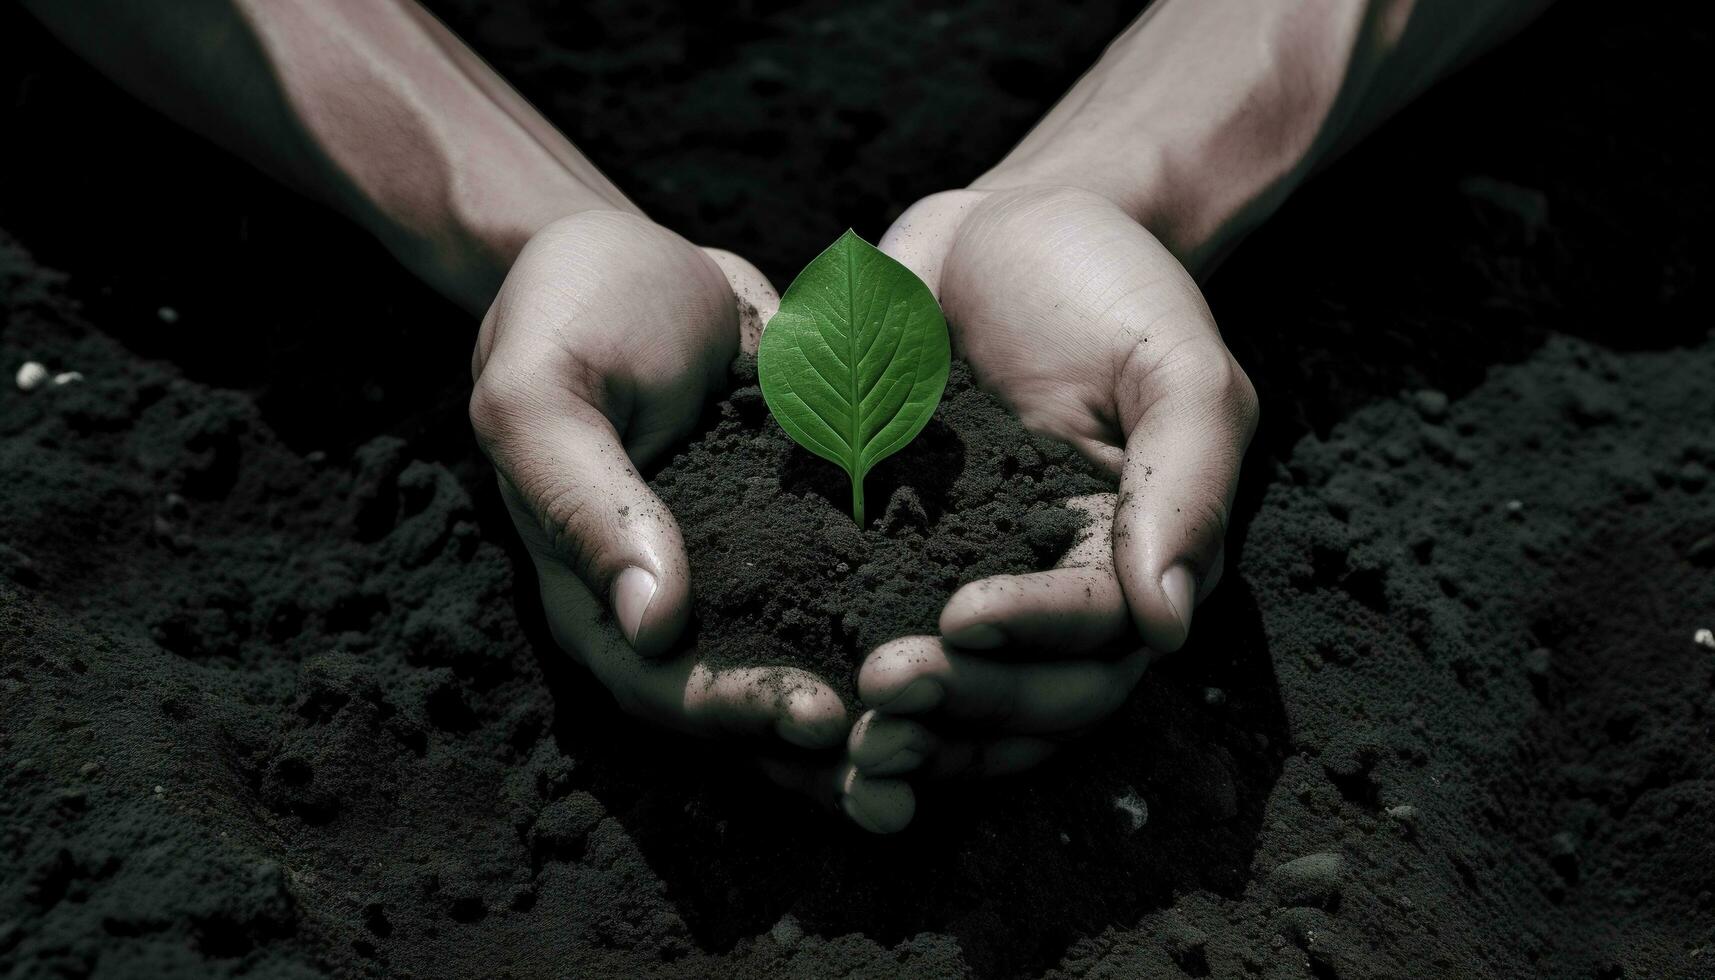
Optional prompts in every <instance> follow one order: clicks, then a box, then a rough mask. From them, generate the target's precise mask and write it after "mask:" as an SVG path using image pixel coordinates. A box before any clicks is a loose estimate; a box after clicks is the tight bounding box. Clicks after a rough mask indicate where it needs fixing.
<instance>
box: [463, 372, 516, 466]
mask: <svg viewBox="0 0 1715 980" xmlns="http://www.w3.org/2000/svg"><path fill="white" fill-rule="evenodd" d="M522 402H523V398H522V397H521V393H520V392H519V391H518V389H517V387H516V386H515V385H512V384H510V383H508V382H505V381H503V380H500V379H498V378H496V377H495V372H493V371H487V372H484V373H483V374H482V376H480V377H478V378H477V379H476V384H475V385H474V386H473V387H472V388H471V392H470V404H469V406H468V412H469V416H470V425H471V428H472V429H473V430H474V431H475V432H476V438H477V441H478V442H479V443H481V445H482V447H483V450H484V451H485V452H489V453H490V455H492V454H493V447H495V446H498V445H501V444H503V443H504V442H505V441H506V439H507V437H508V435H510V434H511V433H512V432H515V431H516V430H517V424H518V417H519V414H520V410H521V405H522Z"/></svg>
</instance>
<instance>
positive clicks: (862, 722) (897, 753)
mask: <svg viewBox="0 0 1715 980" xmlns="http://www.w3.org/2000/svg"><path fill="white" fill-rule="evenodd" d="M939 746H940V742H939V740H937V739H936V738H935V736H934V735H933V734H932V733H931V732H930V731H929V729H927V728H925V727H924V726H922V725H921V724H918V723H917V722H915V721H912V720H911V719H909V718H900V717H897V716H894V715H884V714H881V713H879V712H877V711H875V710H873V709H871V710H869V711H866V712H864V713H863V714H862V715H860V716H859V717H858V720H857V724H855V725H853V726H852V731H851V735H850V736H848V737H847V739H846V754H847V755H848V756H850V757H851V760H852V765H854V766H856V767H857V768H858V771H859V772H861V773H863V774H864V775H866V776H898V775H902V774H904V773H908V772H911V771H913V770H915V769H917V767H919V766H921V765H922V764H923V760H924V759H925V758H927V757H928V756H930V755H931V754H933V752H934V751H935V750H936V749H937V748H938V747H939Z"/></svg>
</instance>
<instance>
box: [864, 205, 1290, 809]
mask: <svg viewBox="0 0 1715 980" xmlns="http://www.w3.org/2000/svg"><path fill="white" fill-rule="evenodd" d="M881 247H882V249H883V250H884V251H886V252H888V253H889V254H891V255H893V256H894V257H895V258H897V259H898V260H899V261H901V262H903V263H904V264H905V265H907V266H909V267H910V268H911V269H912V270H913V271H914V272H916V273H917V274H918V275H919V276H920V277H922V279H923V280H924V282H926V283H928V285H929V287H930V288H931V289H932V290H934V291H935V292H936V294H937V296H938V297H939V299H940V301H941V305H942V308H943V310H944V311H945V312H946V315H947V322H948V324H949V327H950V329H951V330H952V333H953V344H954V348H955V350H956V351H957V352H958V353H959V355H961V356H963V357H965V358H966V359H967V360H969V361H970V363H971V365H972V367H973V369H974V370H975V373H976V377H977V380H978V382H979V383H980V384H981V385H982V386H983V387H985V388H986V389H988V390H989V391H991V392H993V393H995V394H996V395H998V396H999V397H1000V398H1001V400H1002V401H1003V402H1005V403H1006V404H1007V406H1008V407H1009V408H1011V409H1012V410H1013V411H1015V412H1017V413H1018V415H1019V418H1020V419H1021V420H1022V421H1023V422H1024V424H1025V426H1026V427H1028V428H1030V429H1031V430H1033V431H1036V432H1040V433H1043V434H1045V435H1049V436H1053V437H1055V438H1058V439H1061V440H1063V441H1065V442H1067V443H1070V444H1071V445H1072V446H1074V447H1075V448H1076V449H1077V450H1078V451H1079V452H1080V453H1081V454H1082V455H1083V456H1084V457H1085V458H1086V459H1088V460H1090V461H1091V462H1092V463H1094V464H1095V465H1097V466H1099V467H1101V468H1102V469H1104V470H1106V471H1108V472H1110V473H1113V474H1115V475H1117V476H1118V477H1119V481H1120V491H1119V494H1118V496H1117V498H1116V497H1114V496H1113V495H1102V496H1099V497H1092V498H1083V499H1082V500H1080V501H1076V502H1074V505H1076V506H1080V507H1081V508H1083V509H1085V510H1086V511H1087V512H1089V513H1090V514H1091V518H1092V520H1091V524H1090V526H1089V528H1088V530H1087V532H1086V534H1085V536H1084V537H1083V539H1082V540H1081V542H1080V543H1079V544H1078V545H1076V546H1074V548H1073V549H1072V551H1071V552H1070V553H1069V554H1068V555H1067V558H1066V560H1064V561H1062V562H1061V563H1060V565H1059V566H1058V567H1056V568H1054V569H1051V570H1049V571H1044V572H1037V573H1034V574H1030V575H1016V576H997V577H994V578H989V579H984V580H982V581H978V582H973V583H970V584H968V585H966V586H964V587H963V588H961V589H960V590H959V591H958V592H956V593H955V594H954V595H953V597H952V598H951V599H950V600H949V601H948V603H947V606H946V608H945V609H944V610H943V611H942V613H941V620H940V629H941V634H942V635H941V637H940V638H934V637H906V638H903V639H900V640H895V641H893V642H892V643H889V644H885V645H883V646H882V647H880V648H879V649H877V650H876V651H875V652H874V653H872V654H871V655H870V656H869V657H868V658H867V659H866V660H865V661H864V664H863V666H862V668H861V669H860V671H859V675H858V690H859V694H860V695H861V696H862V698H863V699H864V701H865V703H866V704H868V705H869V706H870V707H871V709H872V710H870V711H868V712H866V713H865V714H864V715H863V716H862V717H861V718H860V719H859V720H858V722H857V724H856V725H855V726H854V728H853V731H852V735H851V739H850V742H849V745H850V748H851V754H852V758H853V760H854V762H855V763H856V765H857V768H858V769H859V771H861V772H863V773H865V774H868V775H872V776H883V775H887V776H899V775H903V774H908V773H913V772H916V773H920V774H925V775H945V774H950V773H955V772H961V771H976V772H981V773H1001V772H1010V771H1014V770H1017V769H1022V768H1026V767H1028V766H1031V765H1034V764H1035V763H1036V762H1038V761H1040V760H1041V759H1042V758H1044V757H1046V756H1047V755H1048V754H1049V753H1050V752H1051V751H1052V750H1053V748H1054V746H1055V744H1056V742H1057V740H1058V739H1060V738H1062V737H1064V736H1066V735H1069V734H1071V733H1074V732H1076V731H1078V730H1081V729H1083V728H1086V727H1088V726H1090V725H1093V724H1095V723H1096V722H1098V721H1100V720H1101V719H1102V718H1104V717H1105V716H1107V715H1108V714H1110V713H1111V712H1113V711H1114V710H1116V709H1117V708H1118V707H1119V706H1120V705H1121V704H1123V703H1124V702H1125V699H1126V697H1127V695H1128V694H1129V693H1130V691H1131V689H1132V687H1133V686H1135V684H1136V683H1137V680H1138V678H1139V677H1141V676H1142V673H1143V671H1144V669H1145V667H1146V666H1147V665H1148V663H1149V661H1150V659H1151V658H1152V657H1154V656H1156V655H1159V654H1163V653H1170V652H1172V651H1174V650H1177V649H1178V648H1179V647H1180V646H1181V645H1183V644H1184V642H1185V640H1186V637H1187V636H1188V634H1189V632H1190V628H1191V618H1192V610H1193V607H1194V606H1195V604H1196V603H1197V602H1198V601H1200V600H1201V599H1202V598H1203V597H1204V596H1206V595H1207V594H1208V593H1209V590H1211V589H1213V588H1214V586H1215V584H1216V583H1217V582H1218V581H1219V579H1220V576H1221V569H1222V564H1223V562H1222V556H1223V538H1224V536H1225V532H1226V526H1227V516H1228V512H1229V509H1230V507H1231V506H1232V500H1233V493H1234V490H1235V486H1236V483H1237V480H1238V474H1239V464H1240V462H1241V460H1242V459H1243V457H1244V452H1245V448H1246V446H1247V445H1248V444H1249V442H1250V439H1251V436H1252V434H1253V433H1254V432H1255V429H1256V422H1257V398H1256V392H1255V389H1254V388H1253V387H1252V386H1251V383H1250V380H1249V379H1248V378H1247V377H1246V376H1245V373H1244V371H1243V370H1242V369H1241V368H1240V367H1239V365H1238V363H1237V362H1236V361H1235V360H1234V359H1233V357H1232V355H1231V354H1230V353H1229V352H1228V351H1227V348H1226V345H1225V344H1224V343H1223V342H1222V340H1221V335H1220V332H1219V330H1218V329H1216V326H1215V321H1214V317H1213V315H1212V314H1211V313H1210V312H1209V307H1208V305H1207V304H1206V303H1205V302H1204V301H1203V296H1202V294H1201V293H1200V292H1199V291H1198V289H1197V285H1196V283H1195V281H1194V280H1193V279H1192V278H1191V276H1190V274H1189V273H1187V272H1186V271H1185V270H1184V268H1183V267H1182V266H1181V265H1180V263H1179V262H1178V261H1177V260H1176V259H1175V258H1174V257H1173V255H1172V254H1171V253H1170V252H1168V250H1167V249H1166V248H1165V247H1163V246H1162V245H1161V244H1160V243H1159V242H1157V241H1156V239H1155V238H1154V237H1153V236H1152V235H1151V234H1150V233H1149V232H1148V231H1147V230H1145V229H1144V228H1143V226H1141V225H1140V224H1138V223H1137V222H1136V221H1134V220H1133V219H1132V218H1131V217H1130V216H1128V215H1127V214H1126V213H1125V212H1124V211H1122V210H1121V209H1120V208H1119V207H1118V206H1117V205H1115V204H1114V203H1112V202H1110V201H1108V200H1107V199H1105V198H1103V197H1100V196H1098V195H1096V194H1093V193H1090V192H1087V191H1082V190H1075V189H1072V188H1065V187H1026V188H1020V189H1011V190H1005V191H951V192H946V193H942V194H936V195H933V196H931V197H928V198H925V199H923V200H922V201H919V202H918V203H917V204H916V205H914V206H912V207H911V208H910V209H909V210H907V211H906V212H905V213H904V214H903V215H901V216H900V218H899V220H898V221H897V222H895V223H894V225H893V227H892V228H891V229H890V230H889V231H888V233H887V234H886V236H884V237H883V239H882V243H881ZM1134 625H1135V628H1136V630H1137V632H1138V633H1139V634H1141V638H1142V644H1143V649H1140V650H1137V651H1136V652H1134V653H1131V654H1129V655H1127V656H1123V657H1120V658H1118V659H1114V658H1113V657H1112V656H1111V654H1108V653H1106V652H1105V651H1104V648H1111V647H1113V646H1114V645H1115V644H1116V643H1121V642H1130V643H1132V644H1133V645H1135V642H1136V637H1135V636H1134V635H1132V633H1131V630H1132V627H1133V626H1134ZM1002 647H1008V648H1014V651H1015V652H1014V654H1013V655H1012V656H1009V657H1007V658H1006V659H1004V660H1001V659H997V658H994V657H992V656H991V655H990V654H991V653H992V651H995V650H997V649H999V648H1002Z"/></svg>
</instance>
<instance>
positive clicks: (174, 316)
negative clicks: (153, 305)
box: [155, 306, 179, 323]
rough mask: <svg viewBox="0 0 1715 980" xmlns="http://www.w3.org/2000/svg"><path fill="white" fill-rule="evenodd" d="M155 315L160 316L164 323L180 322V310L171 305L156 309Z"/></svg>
mask: <svg viewBox="0 0 1715 980" xmlns="http://www.w3.org/2000/svg"><path fill="white" fill-rule="evenodd" d="M155 316H157V317H159V318H160V320H161V322H162V323H178V322H179V311H178V310H175V309H173V308H172V307H170V306H163V307H161V308H160V309H158V310H156V311H155Z"/></svg>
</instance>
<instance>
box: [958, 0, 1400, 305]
mask: <svg viewBox="0 0 1715 980" xmlns="http://www.w3.org/2000/svg"><path fill="white" fill-rule="evenodd" d="M1381 6H1385V5H1378V4H1377V3H1376V2H1375V0H1317V2H1312V3H1305V4H1262V5H1257V4H1252V3H1248V2H1243V0H1200V2H1195V3H1192V2H1174V0H1162V2H1158V3H1156V4H1154V5H1152V6H1151V7H1150V8H1149V10H1148V12H1146V13H1145V14H1144V16H1143V17H1142V18H1140V19H1139V20H1138V21H1137V22H1136V23H1134V24H1133V25H1132V27H1131V28H1130V29H1128V30H1127V31H1126V32H1125V34H1123V35H1122V36H1121V37H1120V38H1119V39H1118V40H1116V41H1115V42H1114V44H1113V45H1112V46H1110V48H1109V50H1108V53H1107V54H1106V55H1104V56H1103V58H1102V60H1101V61H1100V62H1099V63H1098V64H1097V65H1096V66H1095V68H1093V69H1092V70H1091V71H1090V72H1089V73H1088V74H1087V75H1086V76H1085V77H1084V78H1083V79H1082V80H1080V81H1079V82H1078V84H1077V85H1076V86H1074V87H1073V89H1072V90H1071V91H1070V92H1068V93H1067V95H1066V97H1065V98H1064V99H1062V100H1061V103H1060V105H1059V106H1057V107H1056V108H1055V109H1054V110H1053V111H1052V112H1051V113H1049V115H1048V116H1047V117H1046V118H1045V119H1044V120H1043V121H1042V122H1041V124H1039V125H1038V126H1037V127H1036V129H1035V130H1033V131H1032V132H1031V133H1030V134H1029V135H1028V136H1027V137H1026V138H1025V139H1024V140H1023V141H1022V142H1021V143H1020V144H1019V145H1018V147H1017V148H1016V149H1014V150H1013V152H1012V153H1011V154H1009V155H1008V157H1007V158H1006V160H1004V161H1002V163H1001V164H1000V165H999V166H997V167H996V168H995V169H994V170H992V171H990V172H989V173H987V174H984V175H983V177H981V178H979V180H978V181H977V182H976V183H974V184H973V185H972V186H973V188H978V189H1002V188H1012V187H1019V186H1029V185H1060V186H1071V187H1077V188H1081V189H1084V190H1087V191H1090V192H1093V193H1096V194H1099V195H1101V196H1103V197H1105V198H1107V199H1108V200H1110V201H1112V202H1113V203H1114V204H1115V205H1116V206H1118V207H1119V208H1121V209H1122V210H1123V211H1125V213H1127V214H1128V215H1131V216H1132V217H1133V218H1134V219H1135V220H1137V221H1139V222H1141V223H1142V224H1143V225H1144V226H1145V227H1146V228H1147V229H1148V230H1149V231H1150V232H1151V233H1152V234H1153V235H1155V237H1156V238H1157V239H1159V240H1160V241H1161V242H1162V243H1163V244H1165V245H1166V246H1167V247H1168V248H1169V249H1170V250H1171V251H1172V252H1173V254H1174V255H1175V256H1176V257H1177V258H1179V260H1180V261H1181V262H1182V263H1183V264H1184V265H1185V266H1186V268H1188V269H1189V270H1190V271H1192V272H1193V273H1194V274H1198V275H1202V274H1205V273H1207V271H1208V270H1209V269H1210V268H1211V267H1212V265H1213V264H1214V262H1215V260H1216V259H1218V258H1219V256H1221V255H1222V254H1224V253H1225V252H1226V251H1227V250H1228V249H1230V248H1231V247H1232V246H1233V245H1234V244H1236V242H1237V241H1238V240H1239V239H1240V238H1242V237H1243V236H1244V235H1245V234H1246V233H1247V232H1249V231H1250V230H1251V229H1252V228H1254V227H1255V226H1256V225H1257V224H1258V223H1260V222H1261V221H1262V219H1263V218H1265V217H1267V215H1268V214H1270V213H1271V212H1272V211H1273V210H1274V209H1275V208H1276V207H1278V206H1279V204H1280V202H1281V201H1282V200H1284V199H1285V197H1286V196H1287V194H1289V193H1290V192H1291V191H1292V190H1293V189H1294V188H1295V187H1296V186H1297V185H1298V184H1299V182H1301V181H1302V180H1303V179H1304V177H1305V176H1306V175H1307V174H1308V173H1309V172H1310V170H1311V169H1312V167H1313V166H1314V165H1315V163H1316V162H1317V160H1318V159H1320V157H1321V156H1322V155H1323V154H1324V153H1326V151H1327V146H1328V143H1329V141H1330V139H1331V137H1333V136H1336V135H1338V130H1339V128H1340V124H1341V122H1342V121H1343V120H1344V118H1345V117H1346V116H1347V115H1348V114H1349V108H1350V103H1351V101H1352V100H1353V99H1355V98H1357V97H1358V96H1359V95H1361V93H1362V89H1363V88H1364V86H1365V84H1366V83H1367V79H1368V75H1369V72H1368V65H1369V61H1370V58H1369V52H1370V48H1371V47H1372V46H1373V45H1371V44H1370V43H1369V27H1368V22H1369V20H1370V18H1371V17H1372V15H1373V14H1374V12H1375V11H1376V10H1378V9H1380V7H1381Z"/></svg>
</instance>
